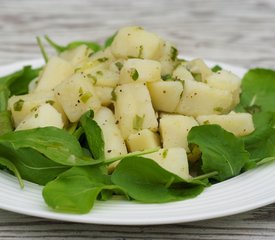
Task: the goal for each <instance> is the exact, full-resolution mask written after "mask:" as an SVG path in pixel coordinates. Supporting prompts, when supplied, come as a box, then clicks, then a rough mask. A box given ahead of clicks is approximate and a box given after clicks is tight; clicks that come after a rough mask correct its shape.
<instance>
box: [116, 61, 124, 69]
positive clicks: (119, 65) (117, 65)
mask: <svg viewBox="0 0 275 240" xmlns="http://www.w3.org/2000/svg"><path fill="white" fill-rule="evenodd" d="M115 65H116V67H117V69H118V70H119V71H120V70H121V68H122V67H123V64H122V63H121V62H116V63H115Z"/></svg>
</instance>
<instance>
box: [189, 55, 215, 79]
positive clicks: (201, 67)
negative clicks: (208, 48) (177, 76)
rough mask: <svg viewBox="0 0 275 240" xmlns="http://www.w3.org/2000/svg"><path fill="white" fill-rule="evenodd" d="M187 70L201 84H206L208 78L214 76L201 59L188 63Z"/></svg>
mask: <svg viewBox="0 0 275 240" xmlns="http://www.w3.org/2000/svg"><path fill="white" fill-rule="evenodd" d="M186 68H187V69H188V70H189V71H190V72H191V73H192V74H193V76H194V78H195V79H196V80H197V81H199V82H205V79H206V77H208V76H209V75H211V74H212V71H211V69H210V68H209V67H208V66H207V65H206V64H205V63H204V61H203V60H202V59H200V58H198V59H194V60H192V61H190V62H187V63H186Z"/></svg>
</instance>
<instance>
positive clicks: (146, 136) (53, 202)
mask: <svg viewBox="0 0 275 240" xmlns="http://www.w3.org/2000/svg"><path fill="white" fill-rule="evenodd" d="M44 42H47V43H48V44H49V45H50V46H52V47H53V48H54V49H55V50H56V51H57V54H56V55H54V56H51V57H49V56H48V55H47V53H46V50H45V48H44V45H43V43H42V41H41V39H40V38H38V44H39V46H40V49H41V52H42V54H43V56H44V59H45V61H46V63H45V65H44V66H42V67H41V68H39V69H32V68H31V67H30V66H27V67H24V68H23V69H22V70H21V72H20V71H19V72H17V73H15V74H13V75H10V76H6V77H2V78H0V83H1V84H2V85H1V86H4V84H6V85H5V87H6V88H5V89H7V93H8V94H6V95H5V96H8V97H7V98H6V103H5V104H4V105H5V106H4V107H2V110H3V111H2V112H1V113H0V119H1V116H2V120H1V122H3V123H2V124H4V123H5V125H3V126H7V127H4V129H5V130H2V132H0V157H1V158H3V159H4V160H2V161H0V168H1V166H3V168H5V169H9V171H11V172H13V174H15V175H16V176H17V177H18V179H19V181H20V183H21V185H23V183H22V178H23V179H25V180H28V181H32V182H35V183H37V184H40V185H44V186H45V187H44V189H43V197H44V199H45V202H46V203H47V204H48V205H49V207H51V208H53V209H55V210H57V211H65V212H76V213H85V212H88V211H89V210H90V209H91V208H92V206H93V203H94V202H95V200H96V199H97V200H107V199H109V198H111V197H112V196H113V195H121V196H124V198H125V199H129V200H137V201H141V202H147V203H151V202H154V203H155V202H170V201H176V200H183V199H186V198H191V197H195V196H197V195H198V194H200V193H201V192H202V191H203V189H204V188H205V187H207V186H210V185H211V184H213V183H217V182H220V181H223V180H226V179H228V178H231V177H234V176H236V175H238V174H240V173H241V172H243V171H246V170H248V169H250V168H253V167H255V166H257V165H260V164H261V163H262V162H266V159H267V158H268V159H269V160H272V159H273V158H274V155H275V154H274V151H273V150H272V151H271V150H270V149H268V150H266V151H264V153H262V154H259V153H258V154H256V150H255V149H254V148H255V146H256V145H257V144H260V143H262V142H261V141H262V139H268V137H270V138H271V140H270V141H271V142H272V143H273V141H274V137H272V135H271V136H267V135H264V134H267V132H268V131H269V130H270V129H269V130H268V128H267V126H269V125H268V124H267V123H269V122H270V121H271V120H270V119H273V120H272V121H274V114H273V112H272V111H273V109H271V108H274V107H270V105H271V104H266V102H265V101H261V96H262V95H264V94H262V93H264V91H266V90H263V89H261V86H260V85H261V84H258V85H259V88H258V90H253V89H252V88H253V86H255V84H256V85H257V81H258V79H259V78H261V80H262V81H265V78H266V77H265V76H266V75H267V73H265V72H264V71H272V70H265V69H253V70H250V71H249V72H248V73H247V74H246V75H245V77H244V78H243V79H241V78H240V76H237V75H236V74H234V73H233V72H231V71H229V70H227V69H222V68H221V67H219V66H209V65H207V64H206V62H205V61H204V60H203V59H201V58H194V59H191V60H190V59H188V60H187V59H185V58H182V57H181V55H178V49H177V48H176V46H175V45H174V44H173V43H171V42H170V41H168V40H165V39H163V38H161V37H160V36H158V35H157V34H155V33H152V32H149V31H147V30H145V29H143V28H142V27H139V26H129V27H123V28H121V29H119V30H118V31H117V32H116V33H115V34H114V35H113V36H112V37H110V38H109V39H107V41H106V42H105V44H104V46H100V45H99V44H97V43H94V42H83V41H79V42H73V43H70V44H68V45H67V46H60V45H58V44H56V43H55V42H53V40H51V39H50V38H49V37H48V36H46V37H45V39H44ZM16 74H17V75H16ZM20 74H21V75H20ZM272 74H273V76H274V72H273V71H272ZM256 75H259V76H258V77H257V76H256ZM269 75H270V74H269ZM19 78H21V80H20V81H21V83H20V82H19V80H18V79H19ZM5 79H6V80H5ZM7 79H13V80H7ZM272 81H273V82H272ZM272 81H271V80H269V79H268V80H266V84H269V85H270V89H274V84H275V79H274V78H273V80H272ZM20 84H21V85H20ZM23 84H24V86H23ZM16 86H17V87H16ZM3 89H4V88H3ZM265 89H266V88H265ZM257 91H259V94H257ZM2 95H3V94H2ZM2 95H1V96H2ZM271 95H272V98H273V99H274V91H273V92H272V94H270V96H271ZM3 96H4V95H3ZM262 98H263V97H262ZM266 106H267V107H266ZM270 109H271V110H270ZM261 123H262V124H261ZM271 125H272V124H271ZM271 125H270V126H271ZM259 126H261V127H259ZM263 126H266V128H267V129H265V131H263V129H262V128H263ZM272 126H273V125H272ZM1 127H2V125H1ZM258 127H259V129H260V130H258ZM272 131H273V132H274V128H273V130H272ZM263 132H264V133H263ZM273 136H274V135H273ZM263 145H264V144H263ZM271 145H272V144H271ZM1 148H3V149H2V150H1ZM7 152H9V154H7ZM35 168H41V171H37V170H35ZM86 190H87V191H86Z"/></svg>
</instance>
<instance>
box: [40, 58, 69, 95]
mask: <svg viewBox="0 0 275 240" xmlns="http://www.w3.org/2000/svg"><path fill="white" fill-rule="evenodd" d="M73 72H74V67H73V65H72V64H71V63H69V62H67V61H66V60H64V59H62V58H60V57H52V58H51V59H49V61H48V63H47V64H46V65H45V67H44V69H43V71H42V74H41V76H40V78H39V80H38V83H37V87H36V89H35V91H36V92H38V91H42V90H43V91H45V90H52V89H54V88H55V87H56V86H57V85H58V84H59V83H61V82H63V81H64V80H65V79H67V78H68V77H70V76H71V75H72V74H73Z"/></svg>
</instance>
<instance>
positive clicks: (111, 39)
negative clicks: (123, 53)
mask: <svg viewBox="0 0 275 240" xmlns="http://www.w3.org/2000/svg"><path fill="white" fill-rule="evenodd" d="M116 35H117V32H115V33H114V34H113V35H112V36H110V37H108V38H107V39H106V40H105V43H104V48H107V47H109V46H111V44H112V42H113V41H114V38H115V36H116Z"/></svg>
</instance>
